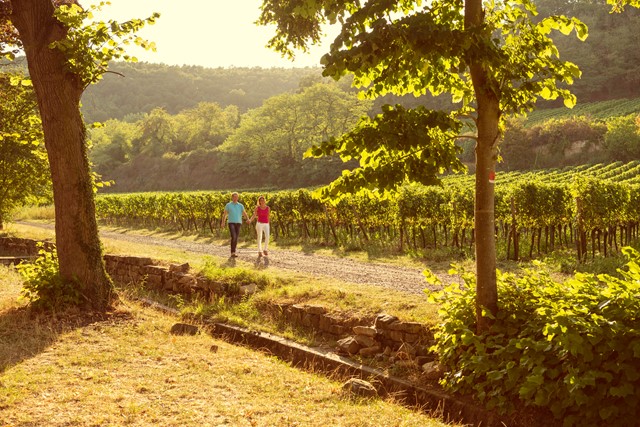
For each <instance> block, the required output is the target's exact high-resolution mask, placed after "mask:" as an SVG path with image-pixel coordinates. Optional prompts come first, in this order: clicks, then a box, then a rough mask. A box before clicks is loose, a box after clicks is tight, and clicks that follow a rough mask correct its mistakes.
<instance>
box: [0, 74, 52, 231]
mask: <svg viewBox="0 0 640 427" xmlns="http://www.w3.org/2000/svg"><path fill="white" fill-rule="evenodd" d="M24 81H25V78H24V76H20V75H9V74H0V230H1V229H2V228H3V223H4V220H5V219H6V217H7V214H9V213H10V212H11V211H12V210H13V209H14V208H15V207H17V206H20V205H22V204H24V203H25V202H26V201H28V200H35V199H37V198H42V197H46V196H50V193H51V175H50V172H49V163H48V162H47V152H46V151H45V149H44V136H43V134H42V124H41V123H40V117H39V116H38V106H37V104H36V99H35V94H34V93H33V89H32V88H31V87H30V86H24V85H23V84H22V82H24Z"/></svg>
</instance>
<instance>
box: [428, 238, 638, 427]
mask: <svg viewBox="0 0 640 427" xmlns="http://www.w3.org/2000/svg"><path fill="white" fill-rule="evenodd" d="M623 251H624V253H625V255H627V257H628V258H629V262H628V264H627V269H626V270H624V271H623V270H619V273H620V275H621V278H616V277H612V276H609V275H593V274H581V273H578V274H576V275H575V277H574V278H573V279H571V280H567V281H566V282H564V283H557V282H554V281H553V280H552V279H551V278H550V277H549V276H548V275H547V274H546V273H545V272H543V271H541V269H535V270H533V269H532V270H527V271H526V275H525V276H524V277H520V278H518V277H515V276H514V275H512V274H502V273H500V272H499V274H498V295H499V306H500V311H499V313H498V316H497V318H496V319H495V320H496V322H495V325H494V326H493V328H492V329H491V330H490V331H489V332H488V333H486V334H483V335H476V334H475V333H474V330H475V327H474V323H475V313H474V307H475V278H474V276H473V275H471V274H463V278H464V282H465V284H464V285H463V286H460V285H453V286H450V287H448V288H446V289H445V290H444V291H441V292H438V293H435V294H433V295H431V298H432V300H434V301H435V302H437V303H439V304H440V306H441V309H440V315H441V317H442V323H441V325H440V326H439V330H438V332H437V334H436V345H435V348H434V349H435V351H437V352H438V354H439V356H440V361H441V363H442V364H443V365H444V366H445V367H446V368H447V370H448V372H447V374H446V375H445V377H444V378H443V380H442V383H443V385H444V386H446V387H448V388H449V389H451V390H453V391H456V392H461V393H472V394H474V395H475V396H476V397H477V398H478V399H479V400H481V401H482V402H484V403H485V404H486V405H487V406H488V407H489V408H496V409H499V410H501V411H502V412H510V411H513V410H514V409H515V407H516V405H519V404H524V405H526V406H537V407H544V408H548V409H549V410H550V411H551V412H552V413H553V414H554V416H555V417H556V418H557V419H558V420H562V421H563V425H564V426H575V425H616V426H626V425H628V426H632V425H637V422H638V417H640V318H639V313H640V298H639V297H638V295H640V265H639V262H640V254H639V253H638V252H637V251H635V250H633V249H631V248H625V249H624V250H623Z"/></svg>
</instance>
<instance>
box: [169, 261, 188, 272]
mask: <svg viewBox="0 0 640 427" xmlns="http://www.w3.org/2000/svg"><path fill="white" fill-rule="evenodd" d="M169 271H171V272H173V273H186V272H188V271H189V263H188V262H185V263H184V264H171V265H169Z"/></svg>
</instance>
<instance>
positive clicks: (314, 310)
mask: <svg viewBox="0 0 640 427" xmlns="http://www.w3.org/2000/svg"><path fill="white" fill-rule="evenodd" d="M306 309H307V313H309V314H325V313H326V312H327V309H326V308H324V307H322V306H320V305H309V306H307V307H306Z"/></svg>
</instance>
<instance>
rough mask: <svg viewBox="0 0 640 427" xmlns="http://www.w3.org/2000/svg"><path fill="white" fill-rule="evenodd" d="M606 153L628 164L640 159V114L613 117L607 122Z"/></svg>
mask: <svg viewBox="0 0 640 427" xmlns="http://www.w3.org/2000/svg"><path fill="white" fill-rule="evenodd" d="M604 145H605V149H606V151H607V152H608V153H609V155H610V156H611V157H613V156H615V159H616V160H621V161H623V162H628V161H632V160H636V159H639V158H640V114H629V115H627V116H622V117H613V118H611V119H610V120H608V121H607V133H606V135H605V139H604Z"/></svg>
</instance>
